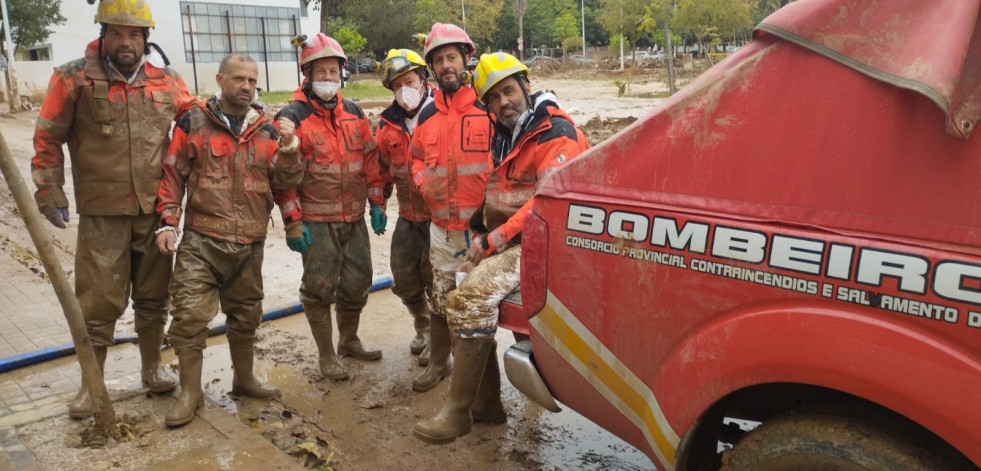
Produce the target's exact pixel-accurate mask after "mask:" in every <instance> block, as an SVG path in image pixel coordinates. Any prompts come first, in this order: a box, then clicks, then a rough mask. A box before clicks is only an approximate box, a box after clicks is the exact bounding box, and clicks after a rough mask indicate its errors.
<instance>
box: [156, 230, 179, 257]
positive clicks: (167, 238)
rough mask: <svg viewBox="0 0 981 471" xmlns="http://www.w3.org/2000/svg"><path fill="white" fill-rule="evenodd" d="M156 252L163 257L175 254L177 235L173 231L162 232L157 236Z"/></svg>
mask: <svg viewBox="0 0 981 471" xmlns="http://www.w3.org/2000/svg"><path fill="white" fill-rule="evenodd" d="M157 250H159V251H160V253H162V254H164V255H173V254H175V253H177V233H175V232H174V231H163V232H161V233H159V234H157Z"/></svg>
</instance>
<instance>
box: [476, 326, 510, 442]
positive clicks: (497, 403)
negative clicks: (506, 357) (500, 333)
mask: <svg viewBox="0 0 981 471" xmlns="http://www.w3.org/2000/svg"><path fill="white" fill-rule="evenodd" d="M470 415H471V416H473V421H474V422H483V423H486V424H503V423H505V422H507V420H508V416H507V414H506V413H505V412H504V403H502V402H501V369H500V367H499V366H498V362H497V342H494V347H493V348H491V354H490V357H489V358H488V359H487V366H486V367H485V368H484V375H483V377H482V378H481V379H480V388H479V389H478V390H477V398H476V399H474V401H473V406H471V407H470Z"/></svg>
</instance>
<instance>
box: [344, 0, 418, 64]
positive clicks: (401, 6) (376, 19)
mask: <svg viewBox="0 0 981 471" xmlns="http://www.w3.org/2000/svg"><path fill="white" fill-rule="evenodd" d="M415 7H416V1H415V0H381V1H372V2H365V1H360V0H338V1H335V2H334V4H333V7H332V11H333V12H334V15H335V16H340V17H342V18H344V19H345V20H346V21H348V22H349V24H350V25H351V26H352V27H353V28H354V29H355V30H357V32H358V33H360V34H361V35H363V36H364V37H365V38H367V40H368V45H367V47H366V51H370V52H371V54H372V55H373V56H374V57H375V59H381V58H384V57H385V55H386V53H388V50H389V49H402V48H408V47H411V46H412V45H411V44H410V42H409V36H411V35H413V34H415V33H422V32H428V31H429V29H428V28H426V29H425V30H424V31H423V30H417V29H415V28H414V27H413V24H412V20H413V15H412V14H411V12H413V11H414V9H415ZM331 28H333V29H331V31H336V28H335V27H334V26H333V23H331Z"/></svg>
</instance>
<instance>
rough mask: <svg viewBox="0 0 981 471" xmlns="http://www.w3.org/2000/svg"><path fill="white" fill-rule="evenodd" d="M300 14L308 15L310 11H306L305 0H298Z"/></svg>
mask: <svg viewBox="0 0 981 471" xmlns="http://www.w3.org/2000/svg"><path fill="white" fill-rule="evenodd" d="M300 16H301V17H303V18H308V17H309V16H310V12H309V11H307V0H300Z"/></svg>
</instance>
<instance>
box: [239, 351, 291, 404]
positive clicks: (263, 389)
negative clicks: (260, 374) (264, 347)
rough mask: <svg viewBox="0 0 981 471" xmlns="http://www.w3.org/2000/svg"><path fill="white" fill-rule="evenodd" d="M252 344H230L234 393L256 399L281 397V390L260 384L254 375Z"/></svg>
mask: <svg viewBox="0 0 981 471" xmlns="http://www.w3.org/2000/svg"><path fill="white" fill-rule="evenodd" d="M254 345H255V344H254V343H252V342H234V343H233V342H228V351H229V352H230V353H231V354H232V370H233V371H234V372H235V373H234V375H233V376H232V392H233V393H235V394H241V395H243V396H249V397H254V398H256V399H269V398H271V397H275V396H278V395H279V388H276V387H275V386H271V385H268V384H264V383H260V382H259V380H257V379H255V376H254V375H253V374H252V364H253V362H254V361H255V356H254V352H253V350H254V348H253V346H254Z"/></svg>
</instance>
